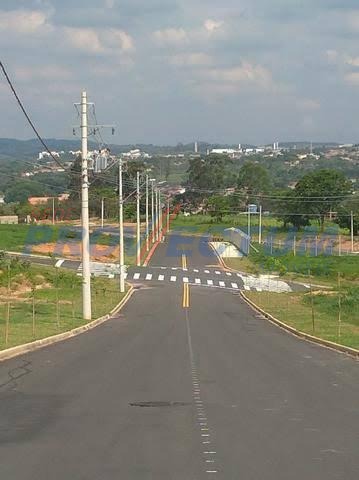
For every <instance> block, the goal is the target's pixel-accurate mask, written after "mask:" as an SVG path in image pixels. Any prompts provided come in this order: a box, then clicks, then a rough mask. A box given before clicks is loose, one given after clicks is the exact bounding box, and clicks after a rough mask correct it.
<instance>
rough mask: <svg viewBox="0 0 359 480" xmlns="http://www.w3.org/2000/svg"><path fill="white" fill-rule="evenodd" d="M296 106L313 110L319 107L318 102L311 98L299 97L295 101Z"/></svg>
mask: <svg viewBox="0 0 359 480" xmlns="http://www.w3.org/2000/svg"><path fill="white" fill-rule="evenodd" d="M295 104H296V106H297V108H298V109H299V110H303V111H313V110H319V109H320V102H319V101H318V100H313V99H312V98H300V99H298V100H296V102H295Z"/></svg>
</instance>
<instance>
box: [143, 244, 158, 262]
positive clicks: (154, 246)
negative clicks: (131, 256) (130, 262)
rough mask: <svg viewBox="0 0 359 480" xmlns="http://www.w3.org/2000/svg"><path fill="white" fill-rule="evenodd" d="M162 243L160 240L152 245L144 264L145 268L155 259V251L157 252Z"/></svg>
mask: <svg viewBox="0 0 359 480" xmlns="http://www.w3.org/2000/svg"><path fill="white" fill-rule="evenodd" d="M160 243H161V241H160V240H158V241H157V242H156V243H154V244H153V245H152V248H151V250H150V251H149V252H148V255H147V257H146V259H145V261H144V262H143V266H144V267H147V265H148V264H149V262H150V260H151V258H152V257H153V254H154V253H155V251H156V248H157V247H158V245H159V244H160Z"/></svg>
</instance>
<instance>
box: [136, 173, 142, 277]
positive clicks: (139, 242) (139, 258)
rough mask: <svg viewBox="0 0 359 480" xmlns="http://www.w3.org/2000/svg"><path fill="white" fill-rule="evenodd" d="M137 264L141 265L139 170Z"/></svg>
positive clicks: (138, 186)
mask: <svg viewBox="0 0 359 480" xmlns="http://www.w3.org/2000/svg"><path fill="white" fill-rule="evenodd" d="M137 266H138V267H140V266H141V217H140V172H137Z"/></svg>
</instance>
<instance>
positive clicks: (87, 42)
mask: <svg viewBox="0 0 359 480" xmlns="http://www.w3.org/2000/svg"><path fill="white" fill-rule="evenodd" d="M64 32H65V35H66V38H67V41H68V42H69V43H70V44H71V45H72V46H73V47H74V48H76V49H78V50H83V51H84V52H89V53H94V54H98V53H102V54H116V52H118V53H124V52H128V51H130V50H133V49H134V42H133V39H132V37H131V36H130V35H128V34H127V33H126V32H124V31H123V30H118V29H110V30H105V31H101V32H98V31H97V30H95V29H92V28H70V27H65V29H64Z"/></svg>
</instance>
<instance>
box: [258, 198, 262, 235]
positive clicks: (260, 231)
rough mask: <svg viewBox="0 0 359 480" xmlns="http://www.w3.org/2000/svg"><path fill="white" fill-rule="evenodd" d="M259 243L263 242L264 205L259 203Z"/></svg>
mask: <svg viewBox="0 0 359 480" xmlns="http://www.w3.org/2000/svg"><path fill="white" fill-rule="evenodd" d="M258 243H259V245H261V244H262V205H259V234H258Z"/></svg>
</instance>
